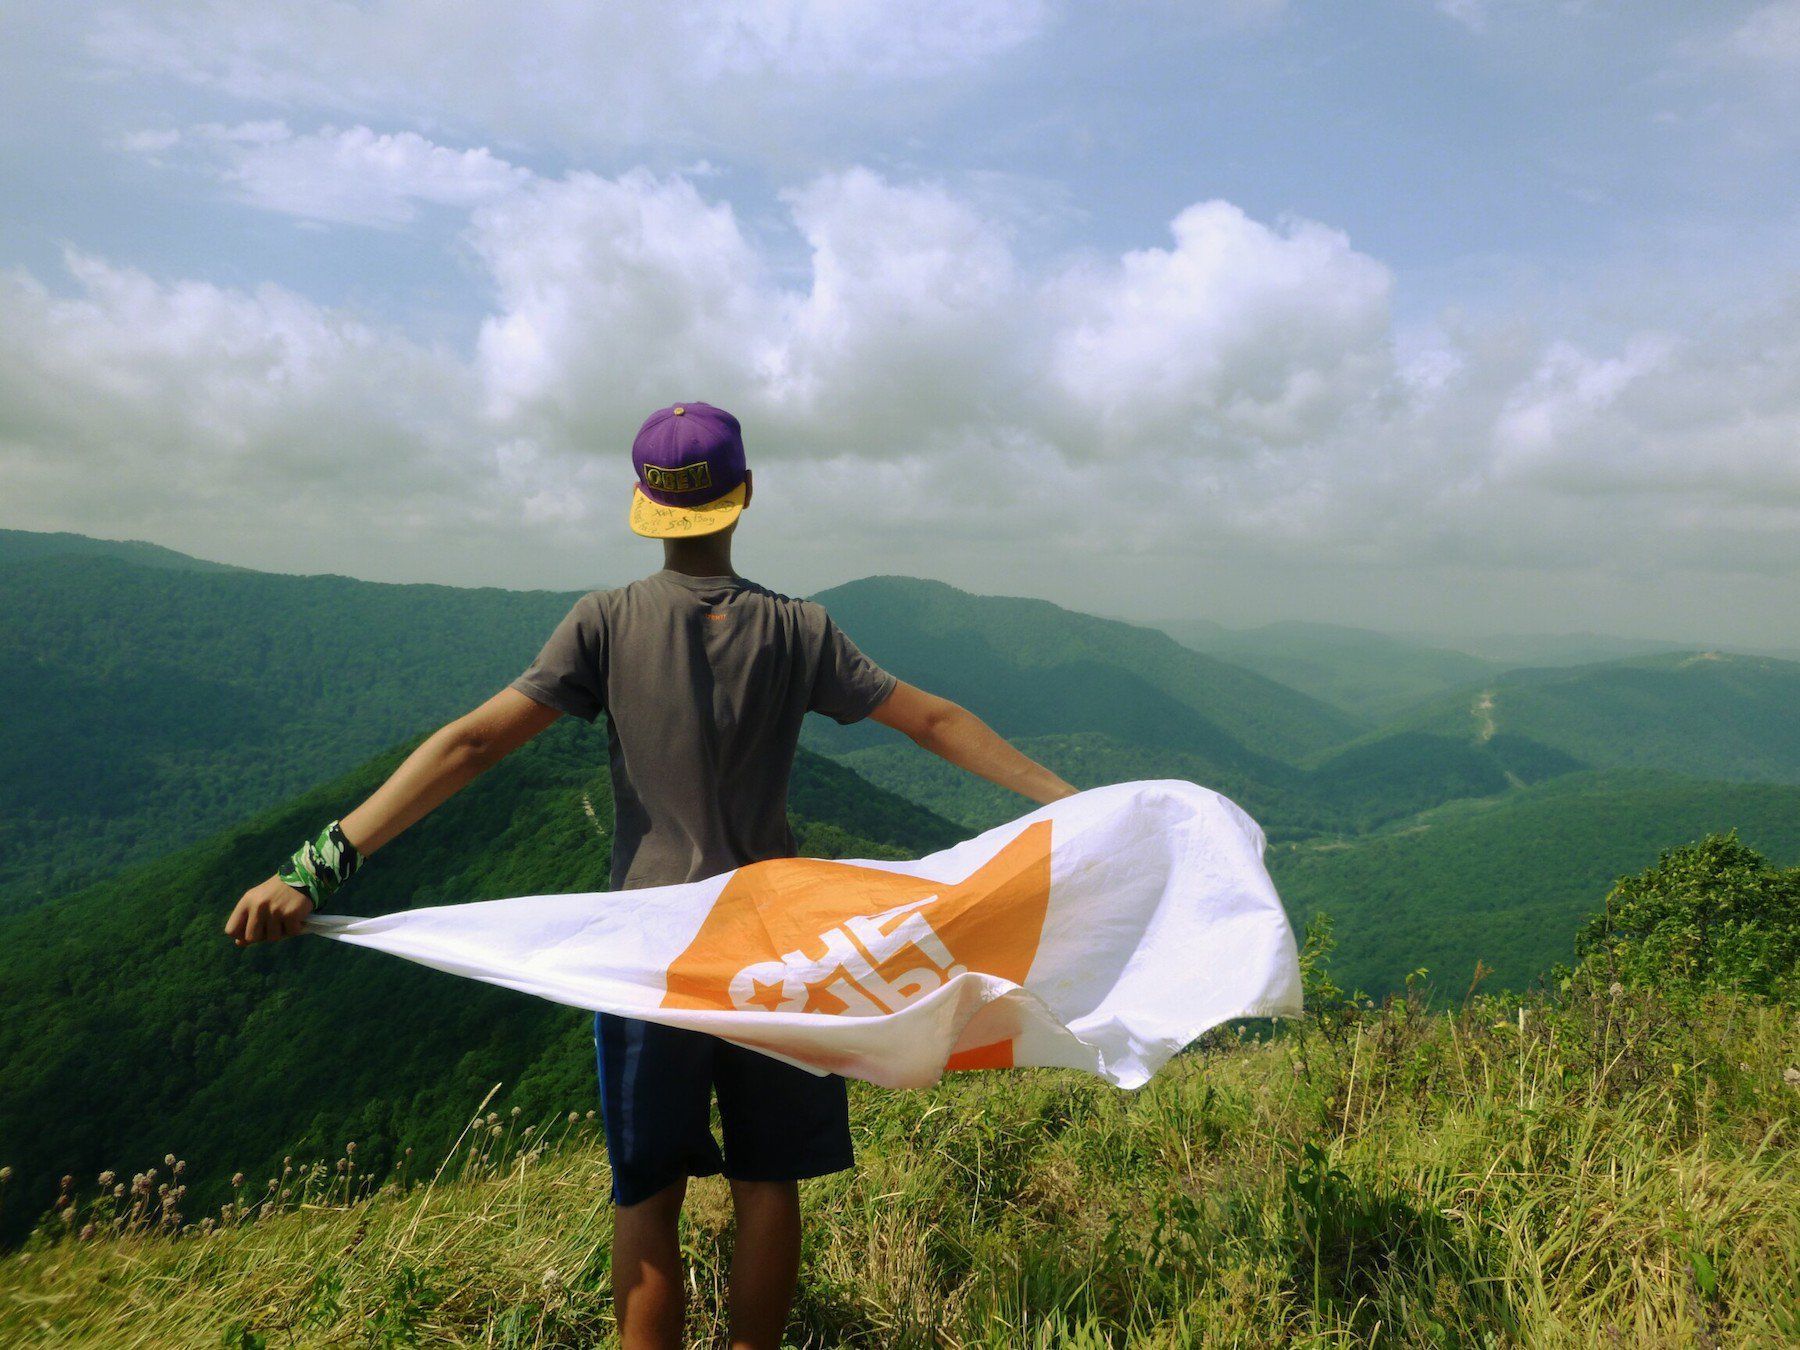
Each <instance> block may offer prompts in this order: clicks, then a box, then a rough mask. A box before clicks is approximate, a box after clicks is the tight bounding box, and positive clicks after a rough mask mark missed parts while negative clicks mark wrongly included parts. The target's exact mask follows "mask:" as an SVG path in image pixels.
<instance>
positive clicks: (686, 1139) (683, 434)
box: [225, 403, 1075, 1350]
mask: <svg viewBox="0 0 1800 1350" xmlns="http://www.w3.org/2000/svg"><path fill="white" fill-rule="evenodd" d="M631 457H632V462H633V464H634V465H635V466H636V468H637V475H638V485H637V490H636V492H635V493H634V495H633V497H632V503H631V518H630V519H631V528H632V529H633V530H634V531H636V532H637V533H638V534H641V535H645V536H647V537H650V538H659V539H661V540H663V568H662V570H661V571H659V572H656V573H654V574H653V575H651V576H649V577H646V578H644V579H643V580H641V581H635V582H632V583H631V584H630V585H628V586H622V587H620V588H618V589H616V590H603V591H594V592H592V593H590V594H588V595H585V596H583V597H582V598H581V599H580V600H578V601H576V603H575V605H574V607H573V608H572V609H570V611H569V613H568V615H567V617H565V618H564V619H563V621H562V623H561V624H560V625H558V627H557V629H556V631H555V632H554V633H552V634H551V636H550V639H549V641H548V642H546V643H545V644H544V648H543V650H542V651H541V652H539V654H538V657H537V660H536V661H535V662H533V664H532V665H531V667H530V669H528V670H526V671H525V673H524V674H522V675H521V676H519V678H518V679H516V680H514V681H513V682H512V684H511V686H509V687H508V688H506V689H504V690H502V691H501V692H500V693H498V694H496V695H495V696H494V697H493V698H491V699H489V700H488V701H487V702H486V703H484V704H482V706H481V707H479V708H477V709H475V711H473V712H471V713H469V714H468V715H467V716H465V717H462V718H459V719H458V720H457V721H455V722H452V723H450V724H449V725H448V726H446V727H444V728H442V729H441V730H439V731H438V732H436V733H435V734H433V735H432V736H431V737H430V738H429V739H428V740H426V741H425V742H424V743H423V744H422V745H420V747H419V748H418V749H417V750H415V751H414V752H413V753H412V754H411V755H410V756H408V757H407V759H406V761H405V762H404V763H403V764H401V766H400V767H399V768H398V769H396V770H395V771H394V774H393V776H392V777H391V778H389V779H388V781H387V782H385V783H384V784H382V786H381V787H380V788H378V789H376V791H375V792H374V793H373V794H372V795H371V796H370V797H369V799H368V800H367V801H365V802H364V803H362V805H360V806H358V807H357V808H356V809H355V810H353V811H352V812H350V814H349V815H347V816H345V817H343V819H342V820H340V821H334V822H332V824H330V825H328V826H327V827H326V828H325V830H324V831H323V832H322V833H321V834H320V836H319V838H318V840H317V841H316V842H314V843H311V844H307V845H304V846H302V848H301V850H300V851H299V852H298V853H296V854H295V856H294V858H293V859H292V860H290V862H289V863H288V864H287V865H286V866H285V867H283V869H282V870H281V871H280V872H278V873H277V874H276V875H275V876H273V877H271V878H269V879H268V880H267V881H265V882H263V883H262V884H261V885H260V886H257V887H256V888H255V889H253V890H251V891H249V892H247V893H246V894H245V895H244V897H243V898H242V899H241V900H239V901H238V903H237V907H236V908H235V909H234V910H233V911H232V913H231V918H230V919H229V921H228V922H227V923H226V925H225V931H226V932H227V933H228V934H230V935H231V936H232V937H233V938H235V939H236V940H237V942H238V944H239V945H240V946H243V945H246V944H248V943H253V942H267V941H273V940H276V939H279V938H283V937H289V936H292V935H293V934H295V933H298V932H299V931H300V928H301V924H302V923H303V921H304V920H305V918H306V916H307V915H308V914H310V913H312V911H313V909H314V907H315V905H316V904H317V903H318V902H319V901H320V900H322V899H323V898H324V896H325V895H327V894H329V893H330V891H331V890H332V889H334V888H335V887H336V886H337V885H338V884H340V883H341V882H342V881H343V880H345V879H347V878H348V876H349V875H350V873H351V872H353V871H354V870H355V868H356V867H357V865H358V864H359V862H360V859H361V858H363V857H365V856H367V855H368V854H370V853H373V852H375V851H376V850H377V849H379V848H381V847H382V846H383V845H384V844H386V843H387V842H388V841H389V840H390V839H392V838H394V836H396V835H397V834H399V833H400V832H401V831H402V830H404V829H406V828H407V827H408V826H410V825H412V824H413V823H414V822H415V821H417V820H419V819H420V818H421V817H423V816H424V815H425V814H426V813H427V812H429V811H431V810H432V809H433V808H434V807H436V806H437V805H438V804H439V803H440V802H442V801H444V800H445V799H446V798H448V797H449V796H450V795H451V794H452V793H454V792H456V791H457V790H458V789H459V788H461V787H463V786H464V785H465V784H467V783H468V782H469V781H471V780H472V779H473V778H475V777H476V776H477V775H478V774H480V773H481V772H482V771H483V770H484V769H487V768H489V767H490V766H491V765H493V764H495V763H496V762H498V761H499V760H500V759H502V758H503V757H505V756H506V755H507V754H509V753H510V752H511V751H513V750H516V749H517V748H518V747H519V746H521V745H523V744H524V743H525V742H526V741H528V740H530V739H531V738H532V737H533V736H535V735H537V734H538V733H539V732H540V731H542V730H544V728H545V727H547V726H549V725H550V724H551V723H552V722H554V721H555V720H556V719H557V718H558V717H559V716H562V715H563V714H565V713H567V714H569V715H571V716H574V717H580V718H582V719H583V720H585V721H589V722H592V721H594V720H595V719H596V718H597V717H598V716H599V715H600V713H602V712H604V713H605V714H606V725H607V750H608V755H609V758H610V761H611V767H612V782H613V815H614V832H613V864H612V885H613V887H614V888H615V889H621V890H624V889H634V888H637V887H641V886H664V885H671V884H674V883H678V882H684V881H697V880H700V879H702V878H705V877H709V876H714V875H717V874H718V873H720V872H725V871H729V870H730V869H732V868H734V867H738V866H740V865H742V864H744V863H749V862H756V861H758V860H760V859H764V858H781V857H791V856H793V854H794V852H795V842H794V836H793V833H792V831H791V830H790V828H789V826H788V819H787V787H788V774H789V771H790V769H791V768H792V766H793V761H794V751H795V747H796V745H797V743H798V740H799V736H800V723H801V721H802V720H803V718H804V717H805V715H806V714H807V713H808V712H819V713H824V714H825V715H826V716H828V717H832V718H835V719H836V720H837V721H839V722H854V721H857V720H859V719H861V718H864V717H873V718H875V720H876V721H878V722H881V723H883V724H885V725H887V726H890V727H892V728H894V729H895V730H897V731H899V732H901V733H903V734H905V735H907V736H909V737H911V738H912V739H913V740H914V741H916V742H917V743H918V744H920V745H922V746H924V747H925V748H926V749H927V750H930V751H932V752H933V753H934V754H938V755H941V756H942V757H943V758H945V759H946V760H948V761H950V762H951V763H952V764H956V765H958V766H960V767H962V768H964V769H967V770H969V771H970V772H973V773H976V774H979V775H980V776H982V777H983V778H986V779H988V780H989V781H991V782H994V783H997V784H999V785H1000V786H1002V787H1005V788H1010V789H1012V790H1013V791H1015V792H1018V793H1020V794H1022V795H1023V796H1026V797H1029V798H1030V799H1031V800H1033V801H1036V802H1050V801H1055V800H1057V799H1058V798H1061V797H1066V796H1068V795H1069V794H1070V793H1072V792H1074V791H1075V789H1074V788H1073V787H1071V786H1070V785H1069V784H1068V783H1066V782H1064V781H1063V780H1062V779H1061V778H1059V777H1057V776H1056V775H1055V774H1054V773H1052V772H1050V770H1048V769H1046V768H1044V767H1043V766H1042V765H1040V764H1038V763H1036V762H1034V761H1033V760H1031V759H1028V758H1027V757H1026V756H1024V755H1023V754H1020V753H1019V752H1018V751H1017V750H1015V749H1013V748H1012V747H1011V746H1010V745H1008V744H1007V743H1006V742H1005V741H1004V740H1002V739H1001V738H1000V737H999V736H998V735H996V734H995V733H994V732H993V731H992V730H991V729H990V728H989V727H988V726H987V724H986V723H984V722H982V721H981V719H980V718H978V717H976V716H974V715H973V714H972V713H970V712H968V711H966V710H965V709H963V708H960V707H958V706H957V705H956V704H954V703H951V702H949V701H948V700H946V699H942V698H938V697H936V696H934V695H932V694H928V693H925V692H924V691H923V690H920V689H916V688H913V687H912V686H911V685H907V684H904V683H901V682H900V681H898V680H896V679H895V678H894V677H893V676H892V675H890V674H888V673H887V672H885V671H883V670H882V669H881V668H880V667H878V666H877V665H875V664H874V663H873V662H872V661H870V660H869V659H868V658H867V657H866V656H864V655H863V654H862V652H860V651H858V650H857V648H856V645H855V644H854V643H853V642H851V641H850V639H849V638H848V637H846V636H845V635H844V634H843V633H842V632H841V631H840V630H839V629H838V628H837V626H836V625H835V624H834V623H832V621H831V618H830V616H828V615H827V614H826V613H825V611H824V609H822V608H821V607H820V606H819V605H817V604H815V603H813V602H811V601H806V600H794V599H790V598H789V597H787V596H784V595H778V594H776V593H775V592H773V591H770V590H767V589H765V588H764V587H762V586H758V585H757V584H756V583H754V582H752V581H749V580H746V579H745V578H744V577H741V576H739V575H738V574H737V572H736V571H735V570H734V569H733V567H732V563H731V541H732V536H733V534H734V533H735V532H736V528H737V521H738V516H739V514H740V513H741V512H742V511H743V510H744V508H745V507H747V506H748V505H749V504H750V496H751V481H750V472H749V470H748V468H747V467H746V466H745V462H744V443H743V438H742V435H741V432H740V430H739V427H738V422H737V419H736V418H734V417H733V416H732V415H731V414H730V413H727V412H724V411H722V410H721V409H718V408H714V407H711V406H709V405H707V404H704V403H686V404H680V403H678V404H675V405H674V406H673V407H668V408H663V409H660V410H658V411H657V412H654V413H652V414H651V415H650V416H649V418H648V419H646V421H645V422H644V424H643V426H642V427H641V428H640V429H639V431H638V434H637V439H636V442H635V443H634V444H633V446H632V452H631ZM594 1040H595V1048H596V1057H597V1061H598V1068H599V1074H600V1092H601V1102H602V1106H603V1108H604V1111H603V1115H604V1118H605V1124H606V1143H607V1150H608V1154H609V1157H610V1158H611V1161H612V1169H613V1200H614V1203H615V1205H616V1210H615V1217H614V1228H613V1288H614V1302H615V1305H616V1311H617V1314H618V1319H619V1327H620V1332H621V1336H622V1338H623V1341H624V1344H625V1345H626V1347H628V1350H637V1348H638V1347H653V1346H658V1347H659V1346H678V1345H680V1343H681V1327H682V1291H683V1282H682V1273H681V1252H680V1246H679V1242H678V1238H677V1219H678V1216H679V1214H680V1212H681V1203H682V1199H683V1196H684V1194H685V1191H686V1186H687V1178H688V1177H690V1176H707V1175H712V1174H715V1173H718V1172H721V1171H723V1172H724V1173H725V1175H726V1176H727V1177H728V1178H729V1179H730V1181H731V1194H732V1201H733V1204H734V1207H735V1210H736V1214H737V1243H736V1250H735V1253H734V1255H733V1258H732V1267H731V1284H730V1294H729V1299H730V1318H731V1337H732V1345H733V1346H735V1347H745V1348H746V1350H747V1348H748V1347H761V1346H769V1347H774V1346H778V1345H779V1344H780V1341H781V1332H782V1329H783V1327H784V1326H785V1325H786V1322H787V1317H788V1311H789V1307H790V1304H791V1302H792V1299H793V1293H794V1281H795V1277H796V1275H797V1273H798V1270H799V1261H800V1202H799V1187H798V1184H797V1183H798V1182H799V1181H800V1179H802V1178H804V1177H812V1176H819V1175H822V1174H824V1173H827V1172H835V1171H841V1170H843V1169H844V1168H847V1167H849V1166H851V1163H852V1160H851V1146H850V1131H849V1116H848V1108H847V1104H846V1096H845V1085H844V1081H843V1079H841V1078H837V1077H826V1078H819V1077H815V1076H814V1075H812V1074H809V1073H807V1072H805V1071H804V1070H801V1069H796V1068H793V1067H792V1066H790V1065H786V1064H783V1063H781V1062H780V1061H777V1060H774V1059H770V1058H769V1057H767V1056H766V1055H762V1054H758V1053H757V1052H755V1051H752V1050H746V1049H743V1048H741V1047H738V1046H734V1045H731V1044H730V1043H728V1042H726V1041H722V1040H719V1039H718V1038H716V1037H712V1036H707V1035H703V1034H701V1033H699V1032H693V1031H685V1030H679V1029H676V1028H672V1027H664V1026H660V1025H658V1024H656V1023H651V1022H643V1021H638V1020H635V1019H631V1018H626V1017H617V1016H613V1015H611V1014H608V1013H600V1014H598V1015H597V1016H596V1017H595V1019H594ZM715 1092H716V1094H717V1096H718V1102H719V1115H720V1119H721V1124H722V1128H723V1133H724V1151H723V1156H721V1153H720V1149H719V1145H718V1144H717V1143H716V1142H715V1141H714V1139H713V1136H712V1132H711V1127H710V1121H709V1116H710V1111H711V1103H712V1098H713V1095H714V1093H715Z"/></svg>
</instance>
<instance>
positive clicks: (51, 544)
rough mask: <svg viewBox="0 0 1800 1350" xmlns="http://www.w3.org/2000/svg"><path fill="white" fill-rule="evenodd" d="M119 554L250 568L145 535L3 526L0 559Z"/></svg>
mask: <svg viewBox="0 0 1800 1350" xmlns="http://www.w3.org/2000/svg"><path fill="white" fill-rule="evenodd" d="M67 557H82V558H115V559H117V560H119V561H120V562H129V563H137V564H139V565H140V566H144V567H170V568H174V569H175V570H177V571H181V572H241V571H246V570H248V569H245V568H241V567H234V566H233V565H232V564H230V563H222V562H210V561H208V560H207V559H205V558H196V557H194V556H192V555H191V554H187V553H177V552H176V551H175V550H174V549H172V548H164V547H163V546H162V545H161V544H151V543H147V542H145V541H144V540H142V539H95V538H94V537H92V536H91V535H85V534H70V533H67V532H43V533H40V532H39V531H36V530H0V563H15V562H32V561H36V560H38V559H41V558H67Z"/></svg>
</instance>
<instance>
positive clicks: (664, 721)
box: [512, 569, 896, 890]
mask: <svg viewBox="0 0 1800 1350" xmlns="http://www.w3.org/2000/svg"><path fill="white" fill-rule="evenodd" d="M895 683H896V681H895V679H894V677H893V676H892V675H890V674H888V673H887V672H886V671H884V670H882V669H881V668H880V667H879V666H877V665H876V664H875V663H874V662H873V661H871V660H869V658H868V657H866V656H864V655H863V654H862V653H861V652H860V651H858V650H857V648H856V644H855V643H853V642H852V641H850V639H849V638H847V637H845V636H844V634H843V633H842V632H840V631H839V630H838V627H837V625H836V624H834V623H833V622H832V621H831V618H830V616H829V615H827V614H826V613H825V610H824V608H823V607H822V606H820V605H818V604H816V603H814V602H813V601H811V600H796V599H793V598H792V597H790V596H785V595H778V594H776V593H775V592H774V591H771V590H768V589H766V588H764V587H762V586H758V585H757V584H756V583H755V582H753V581H747V580H745V579H744V578H743V577H735V576H730V577H691V576H687V575H685V574H683V573H680V572H671V571H668V570H667V569H664V570H663V571H660V572H656V573H654V574H652V575H650V576H648V577H645V578H644V579H643V580H642V581H634V582H632V583H631V584H630V585H628V586H621V587H619V588H618V589H616V590H603V591H592V592H590V593H589V594H587V595H584V596H582V597H581V599H579V600H577V601H576V602H575V604H574V606H573V608H571V609H570V610H569V613H568V615H567V616H566V617H565V618H564V619H563V621H562V622H561V623H560V624H559V625H558V626H557V629H556V631H555V632H554V633H552V634H551V635H550V640H549V641H548V642H546V643H545V644H544V649H543V650H542V651H541V652H539V653H538V658H537V660H536V661H535V662H533V663H532V665H531V668H530V669H529V670H527V671H526V672H525V673H524V674H523V675H521V676H519V678H518V679H516V680H514V681H513V682H512V687H513V688H514V689H517V690H518V691H519V692H520V693H522V694H525V695H526V696H527V697H529V698H532V699H535V700H536V701H537V702H539V703H543V704H546V705H548V706H549V707H552V708H555V709H557V710H558V711H560V712H565V713H568V714H570V715H571V716H573V717H579V718H582V719H584V720H585V721H589V722H591V721H593V720H594V719H595V718H596V717H597V716H599V714H601V713H602V712H604V713H605V714H606V723H607V749H608V753H609V755H610V758H611V761H612V784H613V817H614V822H615V829H614V837H613V862H612V884H613V887H614V888H615V889H621V890H625V889H631V888H634V887H638V886H663V885H669V884H672V883H675V882H682V881H698V880H700V879H701V878H702V877H710V876H716V875H717V874H718V873H720V872H725V871H729V870H730V869H731V868H733V867H738V866H740V865H742V864H744V863H747V862H756V861H759V860H760V859H763V858H787V857H792V856H793V854H794V850H795V842H794V834H793V831H792V829H791V828H789V826H788V818H787V790H788V774H789V772H790V771H791V770H792V768H793V764H794V748H795V746H796V745H797V744H798V742H799V738H800V722H801V719H803V718H804V717H805V716H806V714H807V713H809V712H819V713H824V714H825V715H826V716H827V717H832V718H835V719H836V720H838V721H839V722H855V721H858V720H859V719H861V718H864V717H867V716H868V715H869V714H870V713H871V712H873V711H874V710H875V709H876V708H877V707H879V706H880V705H881V703H882V702H883V701H884V700H885V699H886V698H887V696H888V695H889V694H890V693H892V692H893V689H894V685H895Z"/></svg>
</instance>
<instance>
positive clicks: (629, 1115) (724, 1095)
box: [594, 1013, 855, 1205]
mask: <svg viewBox="0 0 1800 1350" xmlns="http://www.w3.org/2000/svg"><path fill="white" fill-rule="evenodd" d="M594 1056H595V1059H596V1061H597V1062H598V1065H599V1070H600V1106H601V1114H602V1116H603V1117H604V1118H605V1121H606V1151H607V1155H608V1157H610V1158H611V1160H612V1174H613V1185H612V1197H613V1203H614V1204H619V1205H635V1204H637V1203H638V1202H639V1201H641V1200H648V1199H649V1198H650V1197H651V1196H653V1195H655V1194H656V1193H657V1192H658V1191H660V1190H663V1189H664V1188H665V1187H668V1186H670V1185H673V1184H674V1183H675V1182H677V1181H679V1180H681V1179H682V1178H683V1177H707V1176H714V1175H716V1174H717V1173H719V1172H723V1173H724V1174H725V1175H726V1176H728V1177H730V1178H731V1179H732V1180H733V1181H798V1180H800V1179H801V1178H802V1177H817V1176H823V1175H825V1173H827V1172H841V1171H843V1170H844V1169H845V1168H847V1167H850V1166H852V1165H853V1164H854V1161H855V1159H854V1156H853V1154H852V1150H851V1146H850V1102H849V1095H848V1092H847V1090H846V1088H845V1086H844V1080H843V1079H842V1078H839V1077H837V1076H836V1075H835V1074H833V1075H829V1076H827V1077H824V1078H821V1077H819V1076H818V1075H816V1074H810V1073H808V1072H807V1071H806V1070H805V1069H796V1068H795V1067H794V1066H793V1065H791V1064H783V1063H782V1062H781V1061H780V1060H778V1059H770V1058H769V1056H767V1055H764V1054H760V1053H758V1052H757V1051H755V1050H746V1049H744V1048H743V1047H742V1046H738V1045H733V1044H731V1043H730V1042H729V1041H722V1040H720V1039H719V1038H718V1037H716V1036H709V1035H707V1034H705V1033H704V1032H699V1031H688V1030H685V1029H683V1028H680V1027H666V1026H663V1025H661V1024H660V1023H657V1022H642V1021H639V1020H638V1019H636V1018H632V1017H619V1016H616V1015H615V1014H613V1013H595V1014H594ZM715 1092H716V1093H717V1094H718V1098H719V1124H720V1127H721V1129H722V1131H723V1133H724V1136H725V1148H724V1152H723V1153H722V1154H721V1152H720V1149H719V1145H718V1142H717V1141H716V1140H715V1139H714V1138H713V1132H712V1099H713V1094H714V1093H715Z"/></svg>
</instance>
